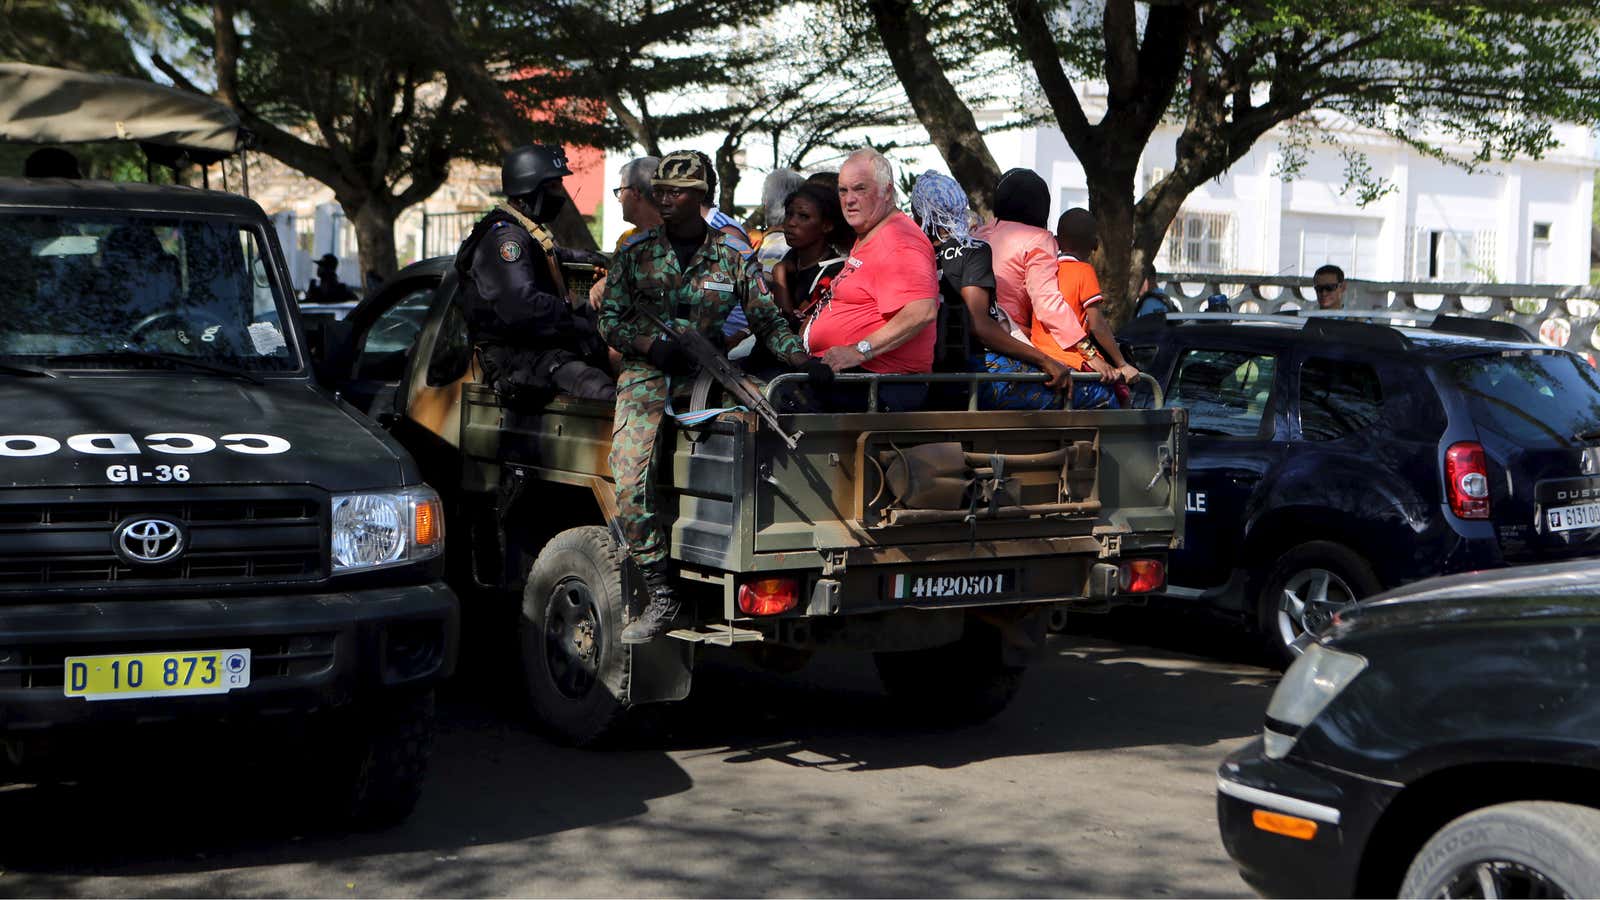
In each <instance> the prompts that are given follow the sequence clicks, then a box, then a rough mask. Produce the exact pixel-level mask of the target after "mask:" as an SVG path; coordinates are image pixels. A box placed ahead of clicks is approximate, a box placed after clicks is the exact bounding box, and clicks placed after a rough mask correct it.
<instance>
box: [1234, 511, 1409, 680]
mask: <svg viewBox="0 0 1600 900" xmlns="http://www.w3.org/2000/svg"><path fill="white" fill-rule="evenodd" d="M1323 579H1326V581H1323ZM1319 583H1321V584H1322V589H1321V590H1322V594H1323V598H1318V597H1316V593H1317V585H1318V584H1319ZM1260 584H1261V592H1260V593H1259V594H1258V595H1257V597H1256V630H1257V631H1258V632H1259V633H1260V635H1261V638H1262V641H1263V644H1264V646H1265V649H1266V652H1267V654H1268V655H1269V656H1270V657H1271V658H1272V660H1273V661H1274V662H1276V663H1277V664H1278V665H1281V666H1287V665H1288V664H1289V663H1292V662H1294V659H1295V657H1296V656H1297V655H1299V651H1298V650H1297V649H1296V648H1294V647H1293V642H1294V640H1295V639H1296V638H1297V637H1299V636H1300V635H1301V634H1302V633H1303V632H1305V631H1308V630H1309V631H1311V632H1313V633H1315V632H1318V631H1320V630H1321V629H1322V628H1323V627H1326V625H1327V621H1328V617H1329V616H1331V615H1332V613H1333V612H1334V611H1335V610H1336V609H1338V608H1339V607H1340V606H1343V605H1344V604H1345V603H1348V602H1350V601H1353V600H1360V599H1361V598H1363V597H1369V596H1371V595H1373V594H1376V593H1377V592H1378V591H1379V590H1380V588H1381V585H1379V583H1378V576H1377V574H1376V573H1374V572H1373V571H1372V566H1370V565H1368V564H1367V561H1366V560H1364V559H1362V558H1361V555H1360V554H1358V553H1356V552H1355V551H1354V550H1351V549H1350V548H1349V547H1346V546H1345V545H1343V544H1336V543H1334V542H1333V541H1308V542H1306V543H1304V544H1300V545H1299V546H1296V547H1293V548H1291V549H1290V550H1288V551H1287V552H1286V553H1284V554H1283V555H1282V556H1280V557H1278V561H1277V563H1275V564H1274V565H1273V567H1272V568H1271V569H1270V570H1268V572H1267V575H1266V577H1265V578H1263V579H1261V581H1260ZM1291 589H1292V590H1293V593H1294V594H1295V595H1296V596H1298V595H1299V594H1302V593H1307V591H1308V590H1309V593H1308V596H1306V597H1303V598H1300V599H1301V600H1302V601H1303V602H1302V605H1301V607H1300V609H1299V610H1298V611H1296V610H1295V609H1294V608H1293V605H1294V601H1293V600H1292V599H1291V597H1290V594H1289V593H1288V592H1290V591H1291Z"/></svg>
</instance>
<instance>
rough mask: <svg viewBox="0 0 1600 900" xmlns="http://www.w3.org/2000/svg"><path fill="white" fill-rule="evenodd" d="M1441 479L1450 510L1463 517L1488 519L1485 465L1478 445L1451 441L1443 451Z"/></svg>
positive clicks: (1487, 468)
mask: <svg viewBox="0 0 1600 900" xmlns="http://www.w3.org/2000/svg"><path fill="white" fill-rule="evenodd" d="M1444 481H1445V492H1446V493H1447V494H1449V496H1450V511H1451V512H1453V513H1455V514H1456V515H1457V516H1460V517H1461V518H1463V519H1487V518H1489V467H1488V465H1487V464H1486V463H1485V462H1484V455H1483V445H1482V444H1480V443H1478V442H1477V441H1462V442H1460V443H1457V444H1451V445H1450V449H1449V450H1446V451H1445V452H1444Z"/></svg>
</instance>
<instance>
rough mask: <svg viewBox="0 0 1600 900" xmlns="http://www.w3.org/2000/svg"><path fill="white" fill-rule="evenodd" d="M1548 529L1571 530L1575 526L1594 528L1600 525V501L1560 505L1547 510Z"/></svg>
mask: <svg viewBox="0 0 1600 900" xmlns="http://www.w3.org/2000/svg"><path fill="white" fill-rule="evenodd" d="M1545 523H1546V525H1547V527H1546V529H1545V530H1546V531H1571V530H1573V529H1574V528H1593V527H1595V526H1596V525H1600V503H1585V504H1584V505H1582V506H1558V507H1556V508H1555V509H1551V510H1546V511H1545Z"/></svg>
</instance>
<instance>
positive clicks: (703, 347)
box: [633, 304, 805, 450]
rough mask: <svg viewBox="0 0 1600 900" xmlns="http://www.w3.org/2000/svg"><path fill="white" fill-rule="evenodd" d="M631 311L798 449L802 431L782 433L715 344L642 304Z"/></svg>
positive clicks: (766, 405)
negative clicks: (678, 347)
mask: <svg viewBox="0 0 1600 900" xmlns="http://www.w3.org/2000/svg"><path fill="white" fill-rule="evenodd" d="M633 309H634V311H635V312H636V313H638V314H639V315H641V316H644V318H645V319H646V320H647V321H649V322H650V324H652V325H654V326H655V327H656V330H657V331H660V332H662V333H663V334H665V335H667V336H668V337H670V338H672V339H673V340H675V341H677V342H678V343H680V344H681V345H683V348H684V349H685V350H687V351H689V355H690V356H692V357H694V360H695V362H697V363H699V364H700V367H701V368H702V369H705V370H706V371H707V372H709V373H710V374H711V377H712V378H715V379H716V380H717V383H718V384H720V385H722V387H723V388H724V389H725V390H727V392H728V394H729V396H731V397H732V398H733V399H734V400H735V401H736V402H738V404H739V405H740V406H743V407H744V408H745V409H748V410H752V411H753V412H755V414H756V415H758V416H760V417H761V420H762V421H764V422H766V423H767V426H768V427H770V428H771V429H772V430H773V431H774V432H776V433H777V435H778V437H780V438H783V442H784V443H785V444H787V445H788V446H789V449H790V450H793V449H795V448H796V447H798V446H799V444H800V438H801V437H802V436H804V434H805V432H803V431H800V432H795V433H794V434H793V435H791V434H789V433H788V432H787V431H785V430H784V428H783V425H782V424H781V423H779V421H778V411H777V410H776V409H773V408H772V404H771V403H768V402H767V398H766V397H765V396H763V395H762V393H761V391H760V390H759V389H758V388H757V387H756V386H755V385H754V384H753V383H752V382H751V381H750V379H749V378H748V377H746V376H745V374H744V373H743V372H741V371H739V369H738V368H737V367H736V366H734V364H733V363H731V362H729V361H728V358H727V357H726V356H724V355H723V354H722V351H721V350H718V349H717V348H716V346H715V345H713V344H712V343H711V342H710V341H709V340H706V336H705V335H703V334H701V333H700V332H698V331H695V330H694V329H693V328H678V327H676V326H674V325H673V324H672V323H671V322H670V321H668V320H666V319H663V318H662V317H660V316H658V315H656V313H655V312H654V311H653V310H651V309H649V308H648V307H646V306H644V305H642V304H635V305H634V307H633Z"/></svg>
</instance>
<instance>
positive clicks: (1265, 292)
mask: <svg viewBox="0 0 1600 900" xmlns="http://www.w3.org/2000/svg"><path fill="white" fill-rule="evenodd" d="M1156 277H1157V281H1158V282H1159V283H1160V284H1161V286H1162V288H1163V290H1165V291H1166V294H1167V300H1168V304H1169V305H1170V307H1171V308H1172V309H1173V310H1174V311H1181V312H1203V311H1205V310H1206V309H1207V308H1208V300H1209V298H1210V297H1212V296H1213V295H1216V294H1221V295H1223V296H1225V297H1227V298H1228V301H1229V307H1230V308H1231V309H1232V311H1233V312H1244V313H1275V312H1288V311H1292V310H1301V309H1305V310H1311V309H1316V308H1317V301H1316V297H1315V292H1314V291H1312V289H1311V279H1310V278H1290V277H1283V276H1275V277H1267V276H1262V275H1226V274H1217V273H1200V272H1173V273H1167V274H1162V275H1158V276H1156ZM1345 285H1346V286H1345V294H1344V308H1345V309H1347V310H1388V311H1391V312H1413V311H1414V312H1419V313H1423V314H1432V313H1443V314H1447V315H1453V316H1471V317H1475V318H1480V319H1495V320H1498V321H1501V322H1512V323H1515V324H1517V325H1520V326H1522V327H1523V328H1525V329H1527V330H1528V331H1529V332H1530V333H1532V334H1535V335H1538V337H1539V340H1540V341H1543V342H1544V343H1546V344H1549V345H1550V346H1552V347H1565V348H1567V349H1569V350H1573V351H1576V352H1578V353H1583V354H1588V355H1590V356H1593V355H1595V354H1596V352H1597V351H1600V288H1596V287H1591V286H1589V285H1573V286H1568V285H1559V284H1472V283H1443V282H1426V281H1416V282H1412V281H1406V282H1400V281H1393V282H1391V281H1361V280H1358V279H1354V278H1352V279H1347V280H1346V281H1345Z"/></svg>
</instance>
